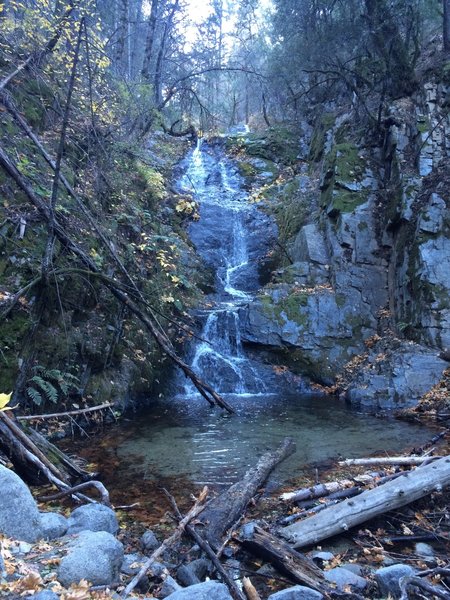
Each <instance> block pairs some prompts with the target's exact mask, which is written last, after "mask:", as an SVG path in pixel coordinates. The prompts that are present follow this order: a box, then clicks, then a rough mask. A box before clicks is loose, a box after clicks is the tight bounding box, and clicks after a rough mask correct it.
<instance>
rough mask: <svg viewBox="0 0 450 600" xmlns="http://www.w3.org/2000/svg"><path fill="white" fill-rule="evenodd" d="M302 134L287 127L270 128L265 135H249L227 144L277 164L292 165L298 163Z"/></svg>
mask: <svg viewBox="0 0 450 600" xmlns="http://www.w3.org/2000/svg"><path fill="white" fill-rule="evenodd" d="M299 137H300V134H299V132H298V131H297V130H296V129H295V128H291V127H289V126H286V125H279V126H276V127H270V128H269V129H267V130H266V131H264V132H263V133H248V134H246V135H245V137H240V138H238V139H237V140H231V141H229V142H227V144H228V146H229V147H230V146H231V147H233V146H234V147H237V148H239V149H241V150H244V151H245V152H246V153H247V154H249V155H250V156H256V157H258V158H263V159H266V160H269V161H272V162H275V163H281V164H284V165H291V164H294V163H295V162H297V160H298V159H297V157H298V152H299Z"/></svg>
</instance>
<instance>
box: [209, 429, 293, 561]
mask: <svg viewBox="0 0 450 600" xmlns="http://www.w3.org/2000/svg"><path fill="white" fill-rule="evenodd" d="M294 452H295V444H294V442H293V441H292V439H291V438H286V439H285V440H284V441H283V443H282V444H281V445H280V446H279V447H278V448H277V449H276V450H274V451H271V452H266V454H264V455H263V456H262V457H261V458H260V459H259V461H258V462H257V464H256V465H255V466H254V467H252V468H251V469H249V470H248V471H247V472H246V473H245V475H244V477H243V478H242V479H241V480H240V481H238V482H237V483H235V484H233V485H232V486H231V487H229V488H228V489H227V490H226V491H225V492H223V493H222V494H220V495H219V496H217V497H216V498H214V499H213V500H211V502H209V504H208V506H207V507H206V509H205V511H204V512H203V514H202V519H201V520H202V523H203V524H204V526H205V528H204V530H203V532H202V535H203V537H205V538H206V539H207V541H208V543H209V544H210V546H212V548H214V550H217V549H219V548H220V547H221V538H222V536H223V535H224V534H225V533H226V531H227V529H229V528H230V527H231V526H232V525H233V524H234V523H235V521H237V520H238V519H239V518H240V517H241V516H242V514H243V513H244V512H245V509H246V508H247V505H248V503H249V502H250V500H251V499H252V498H253V496H254V495H255V494H256V492H257V490H258V488H259V487H260V486H261V485H262V484H263V483H264V481H265V480H266V479H267V477H268V476H269V474H270V473H271V471H272V470H273V469H274V468H275V467H276V466H277V465H278V464H279V463H280V462H281V461H283V460H284V459H285V458H287V457H288V456H290V455H291V454H293V453H294Z"/></svg>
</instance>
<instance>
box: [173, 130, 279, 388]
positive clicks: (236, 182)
mask: <svg viewBox="0 0 450 600" xmlns="http://www.w3.org/2000/svg"><path fill="white" fill-rule="evenodd" d="M180 188H181V190H182V191H183V192H189V193H190V194H192V195H193V197H194V198H195V200H196V201H197V202H198V203H199V206H200V219H199V221H198V222H195V223H192V224H191V226H190V228H189V234H190V237H191V239H192V241H193V242H194V244H195V246H196V250H197V252H198V254H199V255H200V256H201V258H202V259H203V260H204V262H205V263H206V265H208V267H211V268H212V269H213V271H214V273H215V275H216V290H215V293H214V294H211V295H210V296H208V298H207V300H208V305H209V308H208V309H203V310H201V311H198V317H199V319H200V320H201V321H202V323H203V327H202V331H201V333H200V334H199V337H200V339H201V341H198V342H196V343H195V345H194V347H193V348H191V359H190V364H191V366H192V368H193V369H194V370H195V371H196V372H197V373H198V374H199V376H200V377H201V378H202V379H204V380H205V381H207V382H208V383H209V384H210V385H212V386H213V387H214V389H216V391H218V392H219V393H221V394H227V393H228V394H229V393H232V394H239V395H245V394H260V393H263V392H267V376H264V375H263V373H264V368H263V367H262V366H261V367H260V366H259V365H258V364H257V363H255V362H254V361H252V360H250V359H249V358H248V357H247V356H246V353H245V350H244V349H243V347H242V344H241V336H240V323H239V309H240V307H241V306H242V305H243V304H244V303H247V302H250V301H251V300H252V294H253V293H254V292H255V291H256V290H257V289H258V265H257V263H258V258H260V257H261V256H262V255H263V253H264V252H265V247H264V243H262V244H261V247H259V248H258V244H257V243H256V244H255V242H253V244H252V246H253V247H252V248H250V247H249V243H250V240H251V239H252V231H251V230H250V228H249V224H250V225H251V223H252V222H255V221H256V219H255V218H253V217H254V215H255V212H258V213H260V211H258V209H257V208H256V207H255V206H254V205H252V204H250V203H249V201H248V195H247V193H246V192H245V190H244V189H243V185H242V180H241V177H240V175H239V173H238V172H237V170H236V168H235V167H234V165H233V164H232V163H231V161H230V160H229V159H228V158H227V157H226V156H225V154H224V152H223V151H222V150H221V148H219V147H218V146H210V145H208V144H207V143H205V142H203V143H202V140H199V141H198V143H197V146H196V148H195V149H194V150H193V151H192V152H191V153H190V154H189V155H188V157H187V159H186V161H185V165H184V174H183V176H182V177H181V180H180ZM261 218H265V217H262V216H261V214H259V215H258V219H259V220H261ZM269 229H270V225H269ZM196 393H197V392H196V391H195V390H194V388H193V386H192V384H191V383H190V382H189V383H186V384H185V386H184V395H187V396H188V395H193V394H196Z"/></svg>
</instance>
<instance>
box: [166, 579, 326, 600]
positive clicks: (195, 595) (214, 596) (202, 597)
mask: <svg viewBox="0 0 450 600" xmlns="http://www.w3.org/2000/svg"><path fill="white" fill-rule="evenodd" d="M167 599H168V600H233V599H232V596H231V595H230V592H229V591H228V588H227V586H226V585H224V584H223V583H217V581H206V582H205V583H198V584H197V585H191V586H189V587H188V588H184V589H182V590H178V591H177V592H174V593H173V594H170V596H167ZM311 600H313V598H311ZM314 600H316V599H314ZM317 600H319V598H317Z"/></svg>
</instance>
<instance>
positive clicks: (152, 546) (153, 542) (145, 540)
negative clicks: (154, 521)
mask: <svg viewBox="0 0 450 600" xmlns="http://www.w3.org/2000/svg"><path fill="white" fill-rule="evenodd" d="M141 545H142V549H143V550H144V552H147V553H150V552H151V551H152V550H156V548H158V547H159V546H160V543H159V542H158V539H157V537H156V535H155V534H154V533H153V531H152V530H151V529H148V530H147V531H146V532H145V533H144V534H143V536H142V537H141Z"/></svg>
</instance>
